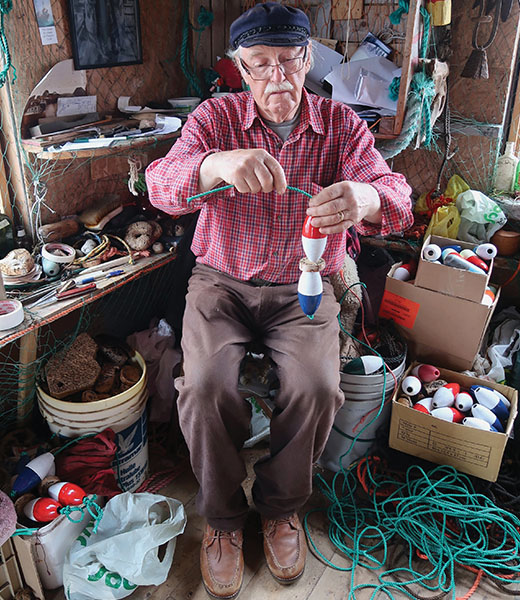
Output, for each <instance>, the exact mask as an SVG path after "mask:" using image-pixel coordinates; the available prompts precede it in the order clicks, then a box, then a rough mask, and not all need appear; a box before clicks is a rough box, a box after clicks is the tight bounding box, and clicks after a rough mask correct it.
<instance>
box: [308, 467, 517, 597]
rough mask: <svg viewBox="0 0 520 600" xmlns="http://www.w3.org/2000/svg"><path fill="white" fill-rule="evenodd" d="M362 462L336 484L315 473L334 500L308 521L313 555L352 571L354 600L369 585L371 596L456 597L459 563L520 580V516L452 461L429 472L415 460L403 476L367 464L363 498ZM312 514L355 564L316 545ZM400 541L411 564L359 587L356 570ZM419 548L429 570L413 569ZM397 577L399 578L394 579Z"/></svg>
mask: <svg viewBox="0 0 520 600" xmlns="http://www.w3.org/2000/svg"><path fill="white" fill-rule="evenodd" d="M361 460H363V459H360V460H359V461H357V463H354V464H353V465H351V467H350V469H349V470H348V471H345V470H343V469H342V470H341V471H340V472H338V473H337V474H336V476H335V477H334V480H333V482H332V484H331V485H328V484H327V483H326V482H325V481H324V479H323V478H322V477H318V478H317V485H318V487H319V489H320V491H321V492H322V493H323V494H324V495H325V496H326V498H327V499H328V501H329V503H330V504H329V506H328V507H327V508H326V509H314V510H313V511H310V512H309V513H308V514H307V515H306V516H305V520H304V524H305V528H306V531H307V535H308V538H309V541H310V543H311V546H312V547H313V549H314V552H315V553H316V554H317V555H318V556H320V557H321V559H322V560H323V561H324V562H326V563H327V564H328V565H329V566H331V567H333V568H335V569H337V570H341V571H350V572H351V588H350V592H349V594H348V598H349V599H355V598H356V593H357V592H358V591H360V590H362V589H370V590H372V591H373V594H372V596H371V597H372V598H374V597H375V596H376V594H378V593H384V594H385V595H386V596H387V597H388V598H392V599H393V598H394V597H395V596H394V593H396V592H399V593H401V594H404V595H406V596H408V597H409V598H416V597H417V596H415V595H412V593H411V592H410V591H409V589H408V586H410V584H419V585H421V586H423V587H424V588H426V589H428V590H430V591H440V592H442V593H451V595H452V597H453V598H455V583H456V577H455V571H456V568H457V567H458V566H460V565H462V566H467V567H470V568H473V569H477V570H482V572H483V573H484V574H485V575H487V576H488V577H489V578H490V579H491V580H492V581H494V582H497V583H502V584H511V583H520V563H519V560H518V557H519V552H520V533H519V528H520V519H518V517H517V516H516V515H513V514H511V513H509V512H507V511H505V510H503V509H501V508H498V507H497V506H496V505H495V504H494V503H493V502H492V501H491V500H490V499H489V498H488V497H487V496H484V495H482V494H477V493H475V490H474V488H473V485H472V483H471V481H470V479H469V478H468V477H466V476H465V475H462V474H460V473H458V472H457V471H456V469H454V468H453V467H450V466H445V465H442V466H438V467H435V468H433V469H432V470H430V471H425V470H424V469H423V468H421V467H419V466H415V465H414V466H411V467H409V468H408V470H407V471H406V473H405V475H404V480H403V481H397V480H394V479H391V478H390V477H389V476H388V475H386V474H385V473H384V472H383V473H381V474H378V473H376V469H374V468H373V467H372V466H371V464H370V461H366V466H367V471H366V473H367V476H366V479H367V481H364V482H363V487H364V488H366V489H365V491H366V495H365V496H364V497H363V499H362V500H361V501H360V490H359V487H360V481H359V480H358V478H357V477H356V475H355V473H356V470H357V466H358V464H359V463H360V462H361ZM375 464H378V463H375ZM341 479H342V480H341ZM336 488H340V492H339V493H338V491H337V489H336ZM360 503H362V504H363V506H360ZM315 512H326V514H327V517H328V519H329V522H330V524H329V537H330V539H331V541H332V543H333V544H334V546H336V548H337V549H338V550H339V551H340V552H341V553H342V554H344V555H346V556H347V557H348V558H350V559H351V561H352V566H350V567H339V566H337V565H334V564H332V563H331V562H330V561H328V560H327V559H326V558H325V557H324V556H323V554H322V553H321V552H320V551H319V550H318V548H317V546H316V544H315V543H314V541H313V540H312V537H311V536H310V534H309V531H308V517H309V515H311V514H312V513H315ZM397 541H401V542H404V544H405V547H406V549H407V550H408V556H409V558H408V565H407V566H399V567H396V568H394V569H391V570H389V571H386V572H384V573H382V574H380V575H379V582H378V583H362V584H358V585H354V571H355V569H356V568H357V567H358V566H363V567H365V568H367V569H369V570H376V569H377V570H379V569H380V568H381V566H383V565H385V563H386V562H387V559H388V549H389V547H390V546H391V545H393V544H395V543H396V542H397ZM416 552H420V553H421V554H422V555H424V557H426V559H427V560H428V562H429V565H430V566H429V567H427V568H426V569H424V572H418V571H417V570H415V569H414V568H413V566H412V559H413V557H414V556H415V553H416ZM381 553H382V554H381ZM392 577H395V578H396V579H398V580H394V581H392ZM378 597H379V596H378Z"/></svg>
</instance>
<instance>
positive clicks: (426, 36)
mask: <svg viewBox="0 0 520 600" xmlns="http://www.w3.org/2000/svg"><path fill="white" fill-rule="evenodd" d="M419 10H420V13H421V17H422V18H423V21H424V24H423V37H422V40H421V50H420V52H419V58H426V57H427V54H428V44H429V41H430V24H431V20H432V18H431V15H430V13H429V12H428V11H427V10H426V9H425V8H424V6H421V7H420V9H419ZM423 68H424V66H423Z"/></svg>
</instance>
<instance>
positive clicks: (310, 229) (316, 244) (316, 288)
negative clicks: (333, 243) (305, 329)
mask: <svg viewBox="0 0 520 600" xmlns="http://www.w3.org/2000/svg"><path fill="white" fill-rule="evenodd" d="M311 219H312V217H310V216H308V217H306V218H305V221H304V223H303V228H302V245H303V250H304V252H305V256H306V257H307V259H308V260H309V261H311V262H312V263H317V262H318V261H319V260H320V258H321V256H322V254H323V252H324V251H325V246H326V245H327V236H326V235H325V234H323V233H321V232H320V230H319V229H318V228H317V227H314V225H312V224H311ZM322 296H323V282H322V280H321V275H320V272H319V271H318V270H315V271H314V270H312V271H302V273H301V275H300V279H299V281H298V300H299V302H300V306H301V307H302V310H303V312H304V313H305V314H306V315H307V316H308V317H313V316H314V313H315V312H316V311H317V310H318V307H319V305H320V302H321V298H322Z"/></svg>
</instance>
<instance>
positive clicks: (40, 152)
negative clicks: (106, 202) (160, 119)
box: [21, 129, 181, 160]
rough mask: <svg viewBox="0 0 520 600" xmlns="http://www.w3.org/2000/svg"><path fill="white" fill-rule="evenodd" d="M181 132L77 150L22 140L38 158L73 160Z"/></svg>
mask: <svg viewBox="0 0 520 600" xmlns="http://www.w3.org/2000/svg"><path fill="white" fill-rule="evenodd" d="M180 134H181V130H180V129H179V130H177V131H174V132H173V133H167V134H165V135H149V136H146V137H142V138H139V137H135V138H130V139H120V138H114V144H113V145H111V146H105V147H103V148H91V149H90V148H87V149H83V150H75V151H71V150H65V151H60V150H54V151H47V150H44V149H43V148H41V147H40V146H39V145H38V146H37V145H34V144H33V143H30V142H29V141H28V140H21V142H22V146H23V148H24V150H25V151H26V152H29V153H31V154H36V156H37V157H38V158H41V159H45V160H71V159H74V158H94V157H97V156H108V155H110V154H117V153H119V152H125V151H128V150H133V149H135V148H143V147H146V146H151V145H153V144H157V143H161V142H165V141H168V140H174V139H176V138H178V137H180Z"/></svg>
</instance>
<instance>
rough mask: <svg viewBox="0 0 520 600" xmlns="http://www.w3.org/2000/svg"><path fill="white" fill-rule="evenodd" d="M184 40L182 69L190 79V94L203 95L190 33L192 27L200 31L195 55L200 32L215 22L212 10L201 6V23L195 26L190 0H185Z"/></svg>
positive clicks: (182, 43) (198, 19)
mask: <svg viewBox="0 0 520 600" xmlns="http://www.w3.org/2000/svg"><path fill="white" fill-rule="evenodd" d="M182 21H183V22H182V41H181V69H182V72H183V73H184V76H185V77H186V79H187V80H188V88H187V93H188V95H190V94H192V93H195V94H196V95H197V96H200V97H202V96H203V95H204V92H203V91H202V87H201V85H200V81H199V78H198V77H197V74H196V73H195V69H194V67H193V62H192V60H191V56H190V51H189V48H188V44H189V33H190V29H193V30H194V31H198V32H199V39H198V41H197V49H196V50H195V56H196V54H197V50H198V47H199V43H200V34H201V32H202V31H204V29H206V27H209V26H210V25H211V23H212V22H213V13H211V12H210V11H208V10H206V9H203V7H201V9H200V12H199V14H198V16H197V22H198V24H199V25H200V27H199V28H195V27H193V26H192V25H191V23H190V17H189V0H184V12H183V19H182Z"/></svg>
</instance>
